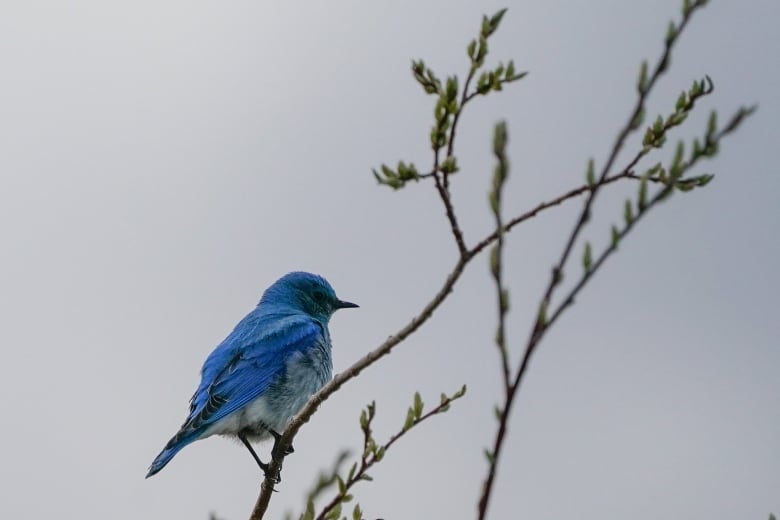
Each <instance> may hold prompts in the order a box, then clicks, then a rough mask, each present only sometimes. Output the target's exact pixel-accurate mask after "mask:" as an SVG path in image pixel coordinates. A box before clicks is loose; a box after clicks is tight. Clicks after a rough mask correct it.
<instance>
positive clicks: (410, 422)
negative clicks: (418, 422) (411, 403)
mask: <svg viewBox="0 0 780 520" xmlns="http://www.w3.org/2000/svg"><path fill="white" fill-rule="evenodd" d="M412 426H414V410H412V408H411V407H410V408H409V409H408V410H407V411H406V421H404V428H403V429H404V431H407V430H408V429H409V428H411V427H412Z"/></svg>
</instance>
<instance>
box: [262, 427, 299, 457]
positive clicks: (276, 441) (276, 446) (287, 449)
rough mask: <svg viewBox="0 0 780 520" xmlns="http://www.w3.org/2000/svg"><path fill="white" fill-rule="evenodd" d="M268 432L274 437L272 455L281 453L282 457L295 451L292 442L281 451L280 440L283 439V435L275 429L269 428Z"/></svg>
mask: <svg viewBox="0 0 780 520" xmlns="http://www.w3.org/2000/svg"><path fill="white" fill-rule="evenodd" d="M268 433H270V434H271V437H273V438H274V447H273V448H271V455H272V456H275V455H281V456H282V457H286V456H287V455H289V454H291V453H294V452H295V448H293V445H292V444H290V445H289V446H285V447H284V451H281V452H280V451H279V441H280V440H281V438H282V436H281V434H279V433H277V432H275V431H274V430H268Z"/></svg>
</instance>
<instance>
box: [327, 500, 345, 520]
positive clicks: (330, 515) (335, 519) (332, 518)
mask: <svg viewBox="0 0 780 520" xmlns="http://www.w3.org/2000/svg"><path fill="white" fill-rule="evenodd" d="M340 516H341V503H338V504H336V505H335V506H334V507H333V509H331V510H330V511H328V512H327V513H326V514H325V520H339V517H340Z"/></svg>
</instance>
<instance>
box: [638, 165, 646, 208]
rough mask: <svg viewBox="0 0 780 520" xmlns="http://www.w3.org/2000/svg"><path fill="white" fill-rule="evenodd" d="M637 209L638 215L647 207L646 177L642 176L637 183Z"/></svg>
mask: <svg viewBox="0 0 780 520" xmlns="http://www.w3.org/2000/svg"><path fill="white" fill-rule="evenodd" d="M637 207H638V208H639V211H640V213H641V212H642V211H644V210H645V208H646V207H647V175H646V174H645V175H642V179H641V180H640V181H639V196H638V201H637Z"/></svg>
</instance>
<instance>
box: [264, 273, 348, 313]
mask: <svg viewBox="0 0 780 520" xmlns="http://www.w3.org/2000/svg"><path fill="white" fill-rule="evenodd" d="M260 303H261V304H263V303H266V304H270V305H284V306H288V307H292V308H294V309H295V310H298V311H302V312H305V313H307V314H310V315H311V316H313V317H314V318H317V319H319V320H321V321H323V322H325V323H327V321H328V320H329V319H330V317H331V316H332V315H333V313H334V312H336V311H337V310H339V309H346V308H351V307H357V305H356V304H354V303H350V302H345V301H342V300H339V298H338V297H337V296H336V291H334V290H333V287H331V286H330V284H329V283H328V281H327V280H325V278H323V277H321V276H318V275H316V274H312V273H305V272H302V271H295V272H292V273H288V274H286V275H284V276H282V277H281V278H279V279H278V280H277V281H276V282H274V283H273V285H271V287H269V288H268V289H266V291H265V293H264V294H263V297H262V298H261V299H260Z"/></svg>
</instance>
